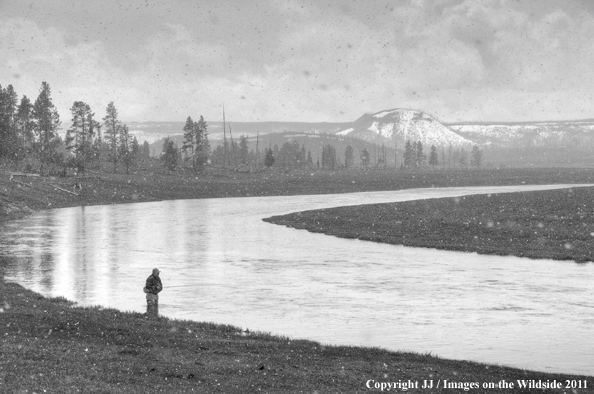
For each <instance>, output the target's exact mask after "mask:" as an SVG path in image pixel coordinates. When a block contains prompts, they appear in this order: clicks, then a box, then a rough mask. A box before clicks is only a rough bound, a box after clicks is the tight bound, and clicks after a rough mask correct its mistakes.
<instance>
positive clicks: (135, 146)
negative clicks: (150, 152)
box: [130, 136, 142, 162]
mask: <svg viewBox="0 0 594 394" xmlns="http://www.w3.org/2000/svg"><path fill="white" fill-rule="evenodd" d="M130 151H131V152H132V157H133V161H134V162H138V161H140V159H141V158H142V152H141V151H140V144H139V143H138V139H136V136H134V138H132V147H131V149H130Z"/></svg>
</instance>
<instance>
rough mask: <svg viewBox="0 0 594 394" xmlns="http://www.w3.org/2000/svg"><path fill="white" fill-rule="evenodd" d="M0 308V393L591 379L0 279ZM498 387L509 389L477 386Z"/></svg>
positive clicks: (327, 388)
mask: <svg viewBox="0 0 594 394" xmlns="http://www.w3.org/2000/svg"><path fill="white" fill-rule="evenodd" d="M0 303H1V305H2V308H1V310H0V311H1V312H0V322H1V324H0V336H1V338H2V339H1V352H2V357H0V392H1V393H32V392H37V393H43V392H47V393H188V392H196V393H256V392H264V393H366V392H380V391H381V387H382V386H381V384H382V383H384V384H387V383H398V382H401V383H404V384H405V385H409V386H408V387H410V389H408V392H425V393H427V392H431V393H453V392H464V391H465V390H463V389H451V388H448V389H444V388H443V385H444V380H447V381H448V382H450V384H455V385H456V386H450V387H461V386H458V385H459V384H467V385H468V384H470V383H476V384H478V385H480V387H479V388H473V389H472V390H470V392H475V393H487V392H488V393H493V392H501V393H513V392H531V391H534V392H539V393H549V392H550V393H562V392H566V391H568V390H565V389H554V390H553V389H552V390H536V389H535V390H520V389H518V388H517V380H535V381H539V380H540V381H542V382H546V381H549V382H552V381H553V380H556V381H557V382H561V383H562V385H563V387H565V384H566V381H567V380H569V381H573V382H578V381H579V382H581V383H580V384H581V385H582V387H583V385H584V384H585V385H587V388H586V389H577V390H575V391H570V390H569V391H568V392H580V393H583V392H594V390H593V389H592V388H591V387H594V379H592V378H591V377H590V378H588V377H585V376H569V375H563V374H544V373H540V372H530V371H524V370H520V369H512V368H507V367H500V366H488V365H485V364H478V363H472V362H466V361H451V360H444V359H440V358H436V357H433V356H429V355H420V354H412V353H399V352H389V351H386V350H380V349H375V348H358V347H335V346H322V345H320V344H318V343H316V342H311V341H305V340H291V339H288V338H283V337H275V336H271V335H268V334H262V333H252V332H247V331H246V332H244V331H241V329H238V328H235V327H231V326H223V325H215V324H209V323H198V322H191V321H180V320H170V319H167V318H147V317H145V316H144V315H143V314H139V313H125V312H120V311H117V310H113V309H101V308H81V307H76V306H73V305H72V304H71V303H70V302H68V301H66V300H65V299H63V298H53V299H51V298H44V297H41V296H39V295H38V294H36V293H33V292H31V291H28V290H25V289H23V288H22V287H20V286H18V285H16V284H11V283H5V282H3V281H2V282H0ZM588 379H589V380H588ZM423 380H433V382H434V385H437V384H438V383H437V382H438V381H439V382H440V383H439V384H440V385H441V386H442V388H439V389H437V388H434V389H431V390H428V389H421V386H422V384H423ZM501 380H505V381H506V382H508V383H509V382H512V383H514V385H515V386H516V387H515V388H513V389H512V388H510V387H509V386H508V387H507V388H505V389H503V388H499V387H497V386H496V388H490V389H483V388H482V385H483V383H486V384H489V383H492V384H494V385H498V384H499V382H500V381H501ZM409 381H410V383H409ZM376 384H377V386H376ZM367 385H370V386H371V387H372V388H371V389H370V388H368V387H367ZM411 385H412V386H411ZM415 385H418V388H416V387H415ZM404 387H405V388H406V386H404ZM385 389H386V386H385V387H384V390H385ZM391 391H394V392H403V391H405V390H403V389H402V386H401V388H400V389H392V390H391Z"/></svg>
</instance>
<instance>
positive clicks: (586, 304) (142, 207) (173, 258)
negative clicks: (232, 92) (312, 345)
mask: <svg viewBox="0 0 594 394" xmlns="http://www.w3.org/2000/svg"><path fill="white" fill-rule="evenodd" d="M557 187H559V186H511V187H509V186H508V187H468V188H441V189H413V190H401V191H391V192H370V193H352V194H340V195H312V196H290V197H286V196H285V197H253V198H252V197H245V198H225V199H201V200H176V201H163V202H150V203H137V204H122V205H109V206H92V207H77V208H66V209H56V210H51V211H44V212H39V213H36V214H35V215H32V216H30V217H27V218H24V219H21V220H17V221H12V222H9V223H6V224H4V225H3V228H2V230H3V231H2V233H1V234H0V255H1V256H3V257H6V258H7V264H8V266H7V267H6V269H5V271H6V279H7V280H10V281H15V282H18V283H20V284H22V285H24V286H25V287H27V288H30V289H32V290H35V291H37V292H39V293H41V294H44V295H50V296H64V297H66V298H68V299H71V300H74V301H76V302H77V303H79V304H81V305H103V306H107V307H114V308H117V309H121V310H131V311H139V312H144V311H145V300H144V294H143V292H142V288H143V286H144V281H145V279H146V277H147V276H148V275H149V274H150V273H151V269H152V268H153V267H158V268H159V269H160V270H161V271H162V272H161V278H162V280H163V284H164V287H165V289H164V291H163V292H162V293H161V299H160V310H159V312H160V313H161V314H162V315H165V316H169V317H174V318H183V319H192V320H199V321H212V322H216V323H227V324H233V325H236V326H239V327H245V328H249V329H250V330H252V331H253V330H259V331H267V332H272V333H274V334H283V335H288V336H291V337H295V338H308V339H313V340H316V341H320V342H322V343H327V344H350V345H365V346H379V347H383V348H388V349H393V350H412V351H417V352H423V353H425V352H431V353H432V354H436V355H439V356H441V357H445V358H454V359H467V360H475V361H481V362H487V363H495V364H503V365H509V366H516V367H522V368H527V369H535V370H542V371H547V372H566V373H576V374H577V373H579V374H587V375H594V341H592V327H593V326H594V286H592V284H593V283H594V264H592V263H587V264H577V263H574V262H568V261H561V262H560V261H552V260H530V259H522V258H516V257H502V256H484V255H477V254H475V253H461V252H452V251H438V250H434V249H423V248H410V247H403V246H394V245H386V244H377V243H373V242H367V241H359V240H348V239H341V238H336V237H332V236H327V235H323V234H313V233H309V232H307V231H305V230H295V229H290V228H286V227H283V226H277V225H273V224H269V223H265V222H263V221H262V220H261V219H262V218H265V217H269V216H272V215H278V214H283V213H289V212H295V211H302V210H308V209H318V208H326V207H334V206H344V205H359V204H371V203H380V202H395V201H407V200H413V199H421V198H439V197H456V196H461V195H467V194H475V193H496V192H508V191H525V190H542V189H549V188H557ZM444 236H447V235H444Z"/></svg>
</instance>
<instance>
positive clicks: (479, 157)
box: [470, 145, 483, 167]
mask: <svg viewBox="0 0 594 394" xmlns="http://www.w3.org/2000/svg"><path fill="white" fill-rule="evenodd" d="M482 163H483V152H481V151H480V149H479V147H478V145H474V146H473V147H472V152H471V153H470V165H471V166H473V167H480V166H481V165H482Z"/></svg>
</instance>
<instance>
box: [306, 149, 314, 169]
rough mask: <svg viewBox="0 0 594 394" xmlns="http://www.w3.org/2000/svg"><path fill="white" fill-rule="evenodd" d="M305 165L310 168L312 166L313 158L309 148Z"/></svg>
mask: <svg viewBox="0 0 594 394" xmlns="http://www.w3.org/2000/svg"><path fill="white" fill-rule="evenodd" d="M307 167H308V168H312V167H313V158H312V157H311V151H310V150H308V151H307Z"/></svg>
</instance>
